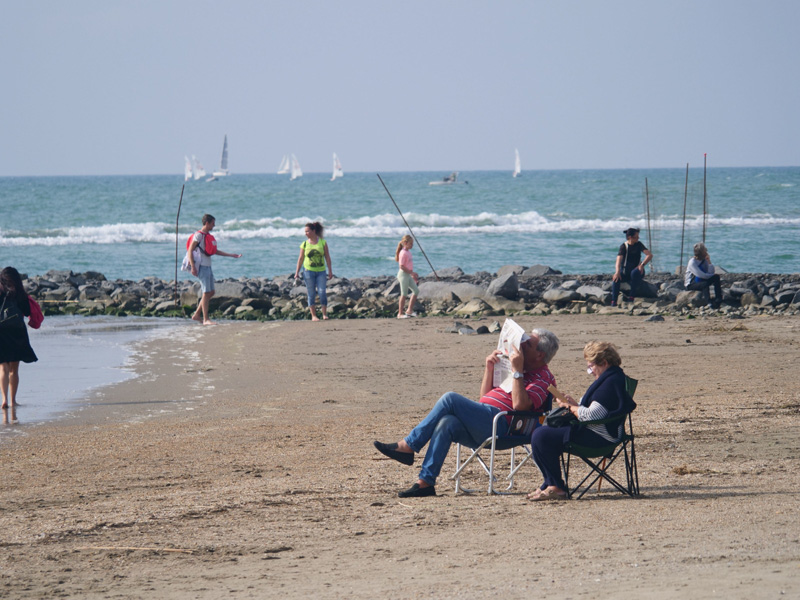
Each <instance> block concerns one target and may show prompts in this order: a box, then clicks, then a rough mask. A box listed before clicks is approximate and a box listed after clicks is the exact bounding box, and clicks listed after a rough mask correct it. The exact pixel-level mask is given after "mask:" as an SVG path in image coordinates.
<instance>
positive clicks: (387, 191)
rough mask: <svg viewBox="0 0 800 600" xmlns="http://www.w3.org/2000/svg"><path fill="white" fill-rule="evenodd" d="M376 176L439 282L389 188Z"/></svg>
mask: <svg viewBox="0 0 800 600" xmlns="http://www.w3.org/2000/svg"><path fill="white" fill-rule="evenodd" d="M377 175H378V179H379V180H380V182H381V185H383V189H385V190H386V193H387V194H389V199H390V200H391V201H392V204H394V207H395V208H396V209H397V212H398V213H399V214H400V218H401V219H403V223H405V224H406V227H408V230H409V231H410V232H411V237H413V238H414V241H415V242H416V244H417V247H418V248H419V251H420V252H422V256H424V257H425V260H427V261H428V266H430V268H431V271H433V276H434V277H436V281H440V279H439V276H438V275H437V274H436V269H434V268H433V265H432V264H431V261H430V259H429V258H428V255H427V254H425V250H423V249H422V244H420V243H419V240H418V239H417V236H416V235H414V230H413V229H411V225H409V224H408V221H406V218H405V217H404V216H403V211H401V210H400V207H399V206H397V202H395V201H394V198H392V193H391V192H390V191H389V188H388V187H386V184H385V183H383V179H381V175H380V173H377Z"/></svg>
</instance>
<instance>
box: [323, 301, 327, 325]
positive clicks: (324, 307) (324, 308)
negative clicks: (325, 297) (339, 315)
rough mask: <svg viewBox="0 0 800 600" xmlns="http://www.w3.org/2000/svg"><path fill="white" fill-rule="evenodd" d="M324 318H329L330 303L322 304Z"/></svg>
mask: <svg viewBox="0 0 800 600" xmlns="http://www.w3.org/2000/svg"><path fill="white" fill-rule="evenodd" d="M322 319H323V320H324V321H327V320H328V305H327V304H323V305H322Z"/></svg>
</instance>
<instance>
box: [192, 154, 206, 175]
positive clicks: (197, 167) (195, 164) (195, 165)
mask: <svg viewBox="0 0 800 600" xmlns="http://www.w3.org/2000/svg"><path fill="white" fill-rule="evenodd" d="M192 171H194V178H195V179H200V178H201V177H205V176H206V170H205V167H203V165H202V164H200V161H199V160H197V158H196V157H195V155H194V154H192Z"/></svg>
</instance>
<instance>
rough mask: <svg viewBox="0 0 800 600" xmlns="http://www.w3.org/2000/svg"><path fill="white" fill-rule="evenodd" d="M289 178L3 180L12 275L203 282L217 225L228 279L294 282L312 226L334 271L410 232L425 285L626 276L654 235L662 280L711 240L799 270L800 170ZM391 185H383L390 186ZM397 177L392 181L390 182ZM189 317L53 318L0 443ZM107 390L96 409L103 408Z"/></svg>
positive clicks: (90, 391) (385, 255)
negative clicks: (183, 263)
mask: <svg viewBox="0 0 800 600" xmlns="http://www.w3.org/2000/svg"><path fill="white" fill-rule="evenodd" d="M448 175H449V172H436V173H434V172H406V173H404V172H387V173H380V174H379V173H345V175H344V177H342V178H338V179H336V180H335V181H331V179H330V176H329V175H328V174H323V173H306V174H305V175H303V176H302V177H301V178H299V179H296V180H294V181H290V179H289V177H288V176H280V175H272V174H237V173H234V174H232V175H230V176H227V177H219V178H217V180H215V181H207V180H205V179H200V180H196V181H195V180H190V181H186V182H184V181H183V177H182V176H172V175H132V176H80V177H0V204H2V208H3V211H2V214H3V218H2V220H0V267H2V266H6V265H13V266H15V267H16V268H17V269H18V270H19V271H20V272H22V273H25V274H28V275H37V274H39V275H42V274H45V273H46V272H47V271H49V270H51V269H56V270H65V271H66V270H71V271H73V272H75V273H82V272H86V271H95V272H100V273H103V274H104V275H105V276H106V278H108V279H110V280H115V279H126V280H139V279H142V278H144V277H149V276H155V277H158V278H161V279H164V280H167V281H173V280H174V278H175V276H176V271H177V276H178V277H179V278H180V279H187V278H189V277H190V276H189V275H188V274H187V273H183V272H181V271H178V270H177V269H176V260H177V261H180V260H181V259H182V257H183V254H184V253H185V244H186V240H187V239H188V237H189V236H190V235H191V234H192V233H193V232H194V231H195V230H196V229H198V228H199V227H200V225H201V222H200V221H201V217H202V215H203V214H204V213H210V214H212V215H213V216H214V217H215V218H216V223H217V227H216V229H215V230H214V234H215V236H216V238H217V241H218V246H219V248H220V249H222V250H224V251H226V252H230V253H242V254H243V257H242V258H241V259H232V258H225V257H217V258H215V259H214V265H213V267H214V274H215V276H216V278H217V279H218V280H219V279H224V278H240V277H270V278H271V277H275V276H277V275H285V274H290V273H293V272H294V270H295V266H296V264H297V258H298V254H299V251H300V248H299V247H300V244H301V243H302V241H303V239H304V236H303V228H304V225H305V224H306V223H307V222H309V221H320V222H321V223H323V225H324V226H325V238H326V239H327V241H328V244H329V248H330V253H331V257H332V261H333V271H334V274H335V275H336V276H339V277H347V278H355V277H364V276H371V275H373V276H374V275H394V274H395V273H396V272H397V263H396V262H395V261H394V252H395V249H396V247H397V243H398V242H399V240H400V238H401V237H402V236H403V235H405V234H406V233H408V228H409V227H410V228H411V230H412V231H413V233H414V235H415V236H416V239H417V244H416V245H415V247H414V251H413V255H414V260H415V263H414V266H415V270H416V271H417V272H418V273H420V275H422V276H425V275H428V274H430V273H431V271H432V270H434V269H442V268H445V267H453V266H458V267H460V268H461V269H463V270H464V271H465V272H466V273H475V272H478V271H488V272H496V271H497V270H498V269H499V268H500V267H502V266H503V265H509V264H515V265H523V266H531V265H535V264H542V265H547V266H549V267H552V268H553V269H556V270H559V271H561V272H563V273H572V274H596V273H609V272H611V271H612V270H613V267H614V262H615V257H616V253H617V249H618V248H619V245H620V244H621V243H622V242H623V241H624V239H625V236H624V234H623V230H624V229H626V228H628V227H631V226H634V227H639V228H640V229H641V230H642V233H641V239H642V241H643V242H644V243H645V244H646V245H647V246H648V247H649V248H650V249H651V250H652V251H653V254H654V261H653V264H654V267H655V269H656V270H657V271H667V272H674V271H675V269H676V268H677V267H678V266H679V265H682V264H685V263H686V261H687V260H688V258H689V256H690V255H691V247H692V246H693V245H694V243H695V242H697V241H701V240H704V241H705V242H706V245H707V246H708V249H709V252H710V254H711V256H712V260H713V261H714V263H715V264H717V265H719V266H722V267H723V268H725V269H726V270H727V271H729V272H736V273H750V272H754V273H755V272H758V273H796V272H798V270H799V269H798V266H799V263H798V259H799V258H800V235H798V227H800V167H759V168H709V169H705V168H690V169H688V171H687V169H686V168H683V169H680V168H676V169H637V170H558V171H525V172H523V173H522V175H521V176H520V177H516V178H514V177H512V176H511V173H510V172H499V171H475V172H461V173H459V174H458V177H457V180H456V181H457V183H454V184H449V185H430V182H440V181H442V180H443V178H444V177H446V176H448ZM379 176H380V177H379ZM384 184H385V187H384ZM192 326H195V324H194V323H189V322H186V321H184V322H179V321H173V320H169V319H142V318H131V317H126V318H121V317H67V316H59V317H47V318H46V319H45V323H44V325H43V327H42V329H41V330H39V331H35V332H34V331H31V341H32V344H33V346H34V349H35V350H36V351H37V353H38V355H39V358H40V360H39V362H37V363H34V364H32V365H25V364H23V365H21V371H20V373H21V386H20V395H19V399H20V402H21V403H22V406H21V407H20V408H18V409H17V410H16V411H15V413H13V414H8V413H7V411H3V427H2V428H0V443H3V441H4V440H8V439H13V437H14V436H16V435H25V434H26V432H28V431H30V428H31V427H35V426H37V425H39V424H41V423H43V422H45V421H48V420H52V419H55V418H80V415H81V411H82V410H83V409H84V408H85V407H86V406H87V405H89V404H90V403H91V402H90V400H91V398H92V397H93V396H95V397H96V396H97V394H98V393H101V392H98V389H102V388H103V386H108V385H111V384H113V383H117V382H119V381H123V380H125V379H127V378H130V377H133V376H134V371H133V366H134V364H135V362H136V352H137V350H136V348H137V347H138V346H137V343H138V342H140V341H142V340H144V339H149V338H153V337H160V336H167V335H172V334H173V332H174V331H175V330H176V328H186V327H192ZM96 401H97V400H96V398H95V402H96Z"/></svg>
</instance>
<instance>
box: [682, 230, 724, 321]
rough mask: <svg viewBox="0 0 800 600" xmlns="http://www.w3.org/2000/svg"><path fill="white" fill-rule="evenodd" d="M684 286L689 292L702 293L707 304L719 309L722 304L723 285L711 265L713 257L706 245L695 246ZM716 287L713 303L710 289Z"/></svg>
mask: <svg viewBox="0 0 800 600" xmlns="http://www.w3.org/2000/svg"><path fill="white" fill-rule="evenodd" d="M683 285H684V287H685V288H686V289H687V290H694V291H702V292H703V297H704V298H705V300H706V304H709V305H711V306H713V307H714V308H719V307H720V305H721V304H722V285H721V284H720V280H719V275H716V274H715V273H714V265H713V264H711V257H710V256H709V254H708V250H707V249H706V245H705V244H704V243H703V242H697V243H696V244H695V245H694V256H693V257H692V258H690V259H689V264H687V265H686V273H685V274H684V280H683ZM712 285H713V286H714V302H713V303H712V302H711V291H710V289H709V288H710V287H711V286H712Z"/></svg>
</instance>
